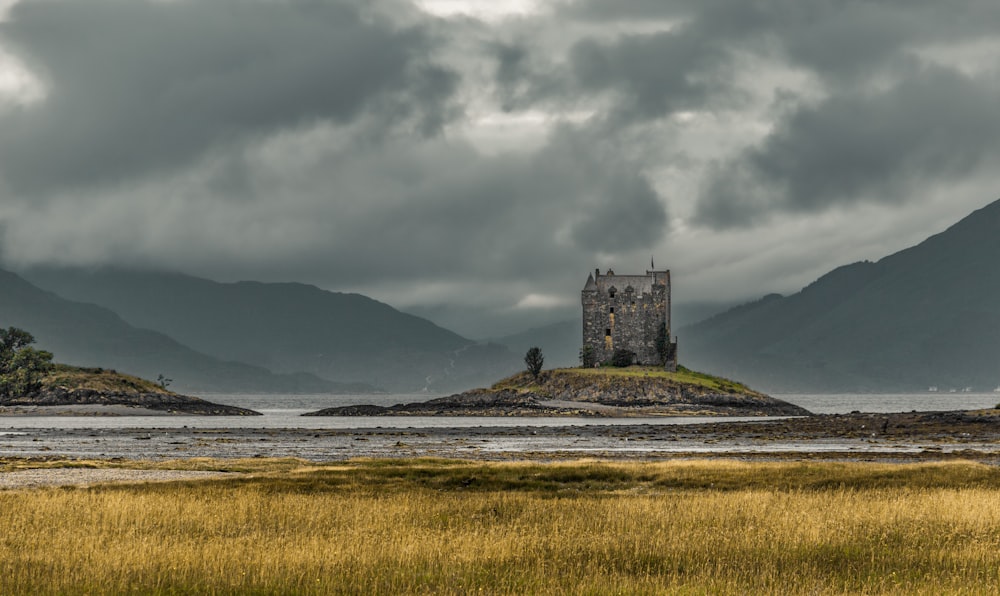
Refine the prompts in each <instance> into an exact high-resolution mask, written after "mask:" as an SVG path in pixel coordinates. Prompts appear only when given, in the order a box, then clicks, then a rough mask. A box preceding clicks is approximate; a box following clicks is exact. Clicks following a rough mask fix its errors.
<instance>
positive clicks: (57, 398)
mask: <svg viewBox="0 0 1000 596" xmlns="http://www.w3.org/2000/svg"><path fill="white" fill-rule="evenodd" d="M34 343H35V338H34V337H33V336H32V335H31V333H29V332H27V331H24V330H23V329H18V328H16V327H8V328H7V329H0V415H8V416H10V415H35V416H37V415H53V414H56V415H58V414H62V415H129V414H176V415H203V416H204V415H208V416H257V415H260V414H259V412H255V411H253V410H248V409H246V408H239V407H235V406H227V405H223V404H216V403H212V402H209V401H205V400H203V399H200V398H197V397H191V396H188V395H181V394H179V393H175V392H173V391H170V390H169V389H167V386H168V385H169V384H170V379H168V378H166V377H164V376H163V375H160V377H159V379H158V382H153V381H147V380H145V379H140V378H138V377H133V376H130V375H126V374H122V373H119V372H117V371H114V370H108V369H103V368H81V367H76V366H70V365H68V364H59V363H54V362H52V358H53V355H52V353H51V352H47V351H45V350H39V349H36V348H33V347H32V344H34Z"/></svg>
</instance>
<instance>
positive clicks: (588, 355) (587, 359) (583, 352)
mask: <svg viewBox="0 0 1000 596" xmlns="http://www.w3.org/2000/svg"><path fill="white" fill-rule="evenodd" d="M580 364H582V365H583V368H594V365H595V364H597V357H596V356H594V348H593V346H591V345H590V344H586V345H584V346H583V347H582V348H580Z"/></svg>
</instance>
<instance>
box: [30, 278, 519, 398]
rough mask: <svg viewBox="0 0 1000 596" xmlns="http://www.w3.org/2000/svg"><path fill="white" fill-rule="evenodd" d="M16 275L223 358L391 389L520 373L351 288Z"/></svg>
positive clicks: (502, 353) (443, 387) (439, 386)
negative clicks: (343, 290) (340, 290)
mask: <svg viewBox="0 0 1000 596" xmlns="http://www.w3.org/2000/svg"><path fill="white" fill-rule="evenodd" d="M23 275H24V277H25V278H27V279H28V280H30V281H31V282H32V283H35V284H37V285H38V286H40V287H43V288H45V289H47V290H50V291H52V292H55V293H57V294H59V295H60V296H63V297H65V298H68V299H71V300H77V301H81V302H89V303H93V304H98V305H101V306H103V307H105V308H108V309H111V310H113V311H114V312H116V313H117V314H119V315H120V316H121V317H122V318H123V319H124V320H125V321H127V322H128V323H130V324H132V325H135V326H137V327H142V328H146V329H152V330H155V331H159V332H161V333H164V334H166V335H169V336H170V337H172V338H174V339H176V340H177V341H179V342H181V343H183V344H184V345H187V346H191V347H192V348H194V349H196V350H198V351H201V352H204V353H206V354H209V355H212V356H214V357H216V358H221V359H224V360H233V361H239V362H246V363H249V364H253V365H257V366H260V367H264V368H267V369H268V370H272V371H275V372H284V373H292V372H296V371H304V372H307V373H311V374H314V375H317V376H319V377H323V378H326V379H336V380H337V381H352V382H361V383H368V384H372V385H377V386H379V387H382V388H385V389H387V390H394V391H419V390H423V389H426V390H430V391H450V390H459V389H464V388H468V387H471V386H475V385H479V384H483V383H484V382H487V381H492V380H494V379H496V378H499V377H501V376H504V375H506V374H509V373H511V372H513V371H515V370H518V369H519V368H520V366H521V364H520V362H519V357H517V356H515V355H514V354H512V353H510V352H509V351H508V350H507V349H506V348H504V347H503V346H500V345H488V344H487V345H483V344H478V343H476V342H473V341H471V340H468V339H466V338H463V337H461V336H459V335H457V334H455V333H453V332H451V331H448V330H447V329H443V328H441V327H438V326H437V325H435V324H433V323H431V322H430V321H428V320H426V319H422V318H420V317H416V316H413V315H408V314H405V313H402V312H399V311H398V310H396V309H394V308H392V307H390V306H388V305H386V304H383V303H381V302H378V301H376V300H372V299H371V298H367V297H365V296H362V295H359V294H344V293H337V292H328V291H325V290H321V289H319V288H316V287H314V286H310V285H305V284H298V283H258V282H238V283H218V282H215V281H210V280H207V279H201V278H197V277H192V276H188V275H181V274H174V273H160V272H140V271H126V270H116V269H96V270H85V269H34V270H29V271H25V272H24V273H23Z"/></svg>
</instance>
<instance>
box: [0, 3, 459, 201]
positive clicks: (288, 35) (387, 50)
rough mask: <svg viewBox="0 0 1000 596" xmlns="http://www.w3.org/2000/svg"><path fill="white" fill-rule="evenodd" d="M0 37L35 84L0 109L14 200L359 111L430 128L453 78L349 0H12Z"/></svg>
mask: <svg viewBox="0 0 1000 596" xmlns="http://www.w3.org/2000/svg"><path fill="white" fill-rule="evenodd" d="M0 41H2V42H3V43H4V44H5V45H7V46H9V47H11V48H12V49H13V51H14V52H15V53H16V54H18V55H19V56H20V57H21V58H22V59H23V60H24V61H25V62H26V63H27V64H28V65H29V67H30V68H31V69H32V70H33V71H34V72H36V73H38V74H39V76H40V77H41V78H42V79H43V80H44V81H45V84H46V87H47V97H46V99H45V100H44V101H43V102H41V103H38V104H34V105H32V106H30V107H29V108H27V109H24V110H19V111H17V112H14V113H8V114H7V115H5V116H3V117H0V130H3V135H2V136H0V176H2V177H3V178H5V179H6V181H7V184H8V185H9V186H10V187H11V190H12V191H13V192H15V193H18V194H21V195H30V194H32V193H38V192H45V191H48V190H53V189H62V188H71V187H79V186H80V185H83V186H87V185H92V184H102V183H117V182H121V181H127V180H129V179H132V178H136V177H139V176H142V175H145V174H149V173H155V172H161V171H163V170H170V169H174V168H177V167H178V166H184V165H189V164H191V163H193V162H195V161H196V160H197V159H198V158H199V157H201V156H202V155H204V154H205V153H206V152H208V151H211V150H215V149H220V148H231V147H233V146H234V145H237V144H238V143H240V142H245V141H247V140H248V139H250V138H253V137H254V136H260V135H266V134H269V133H272V132H274V131H276V130H280V129H283V128H294V127H297V126H306V125H309V124H312V123H314V122H315V121H318V120H331V121H335V122H346V121H350V120H352V119H355V118H357V117H358V116H359V114H362V113H365V112H372V111H374V112H377V113H379V115H380V116H382V119H383V120H385V121H388V122H393V121H399V120H402V119H406V118H408V117H413V118H414V119H415V126H417V127H419V128H420V129H421V130H422V131H423V132H424V133H433V132H436V131H437V130H438V129H439V128H440V127H441V126H442V124H443V123H444V121H445V120H446V119H447V115H448V111H449V109H450V108H449V105H448V101H449V99H450V96H451V94H452V92H453V90H454V89H455V86H456V84H457V78H456V75H455V73H453V72H451V71H449V70H447V69H444V68H442V67H440V66H437V65H435V64H433V63H431V62H430V61H428V60H427V58H426V57H427V55H428V54H429V52H430V51H431V50H432V49H433V47H434V45H435V43H436V42H435V41H434V40H433V39H432V38H431V37H430V36H429V35H428V34H427V32H426V31H424V30H422V29H420V28H418V27H410V28H402V29H400V28H396V27H394V26H392V25H391V24H389V23H387V22H384V19H382V20H380V19H378V18H377V17H375V16H372V15H363V14H362V13H361V9H360V8H359V5H355V4H354V3H351V2H311V1H293V0H287V1H274V2H265V1H254V0H251V1H242V0H214V1H211V2H200V1H187V0H182V1H177V2H139V1H135V0H88V1H87V2H80V1H78V0H53V1H47V2H24V3H21V4H18V5H16V6H15V8H14V10H13V12H12V14H11V15H10V20H9V22H7V23H3V24H0Z"/></svg>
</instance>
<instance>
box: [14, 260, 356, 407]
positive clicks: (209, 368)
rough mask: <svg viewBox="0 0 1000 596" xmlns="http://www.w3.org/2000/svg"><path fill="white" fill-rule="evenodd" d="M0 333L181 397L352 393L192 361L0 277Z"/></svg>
mask: <svg viewBox="0 0 1000 596" xmlns="http://www.w3.org/2000/svg"><path fill="white" fill-rule="evenodd" d="M0 326H2V327H19V328H21V329H24V330H26V331H28V332H30V333H31V334H32V335H34V336H35V339H36V345H37V346H38V347H39V348H41V349H45V350H49V351H50V352H52V353H53V354H54V355H55V359H56V360H57V361H59V362H64V363H66V364H73V365H78V366H89V367H103V368H114V369H117V370H120V371H122V372H126V373H129V374H132V375H136V376H140V377H146V378H152V379H155V378H157V376H158V375H160V374H163V375H165V376H167V377H170V378H172V379H173V384H172V385H171V388H172V389H176V390H179V391H184V392H220V393H229V392H233V393H236V392H274V393H283V392H289V393H304V392H310V393H312V392H315V393H325V392H333V391H343V390H354V391H359V390H360V389H362V387H349V386H344V385H338V384H337V383H331V382H329V381H327V380H324V379H320V378H318V377H316V376H314V375H309V374H301V373H299V374H286V375H275V374H273V373H271V372H270V371H268V370H265V369H263V368H260V367H257V366H250V365H247V364H241V363H237V362H225V361H223V360H220V359H218V358H213V357H210V356H206V355H205V354H200V353H198V352H196V351H194V350H191V349H190V348H187V347H185V346H183V345H181V344H179V343H177V342H176V341H174V340H173V339H171V338H169V337H167V336H166V335H163V334H162V333H157V332H154V331H149V330H146V329H139V328H136V327H133V326H132V325H129V324H128V323H126V322H125V321H123V320H122V319H121V318H120V317H119V316H118V315H116V314H115V313H113V312H111V311H110V310H108V309H106V308H102V307H99V306H95V305H92V304H83V303H79V302H73V301H70V300H66V299H64V298H60V297H59V296H57V295H55V294H53V293H51V292H46V291H43V290H41V289H39V288H38V287H36V286H34V285H32V284H30V283H28V282H27V281H26V280H24V279H23V278H21V277H20V276H18V275H15V274H13V273H10V272H8V271H3V270H0Z"/></svg>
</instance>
